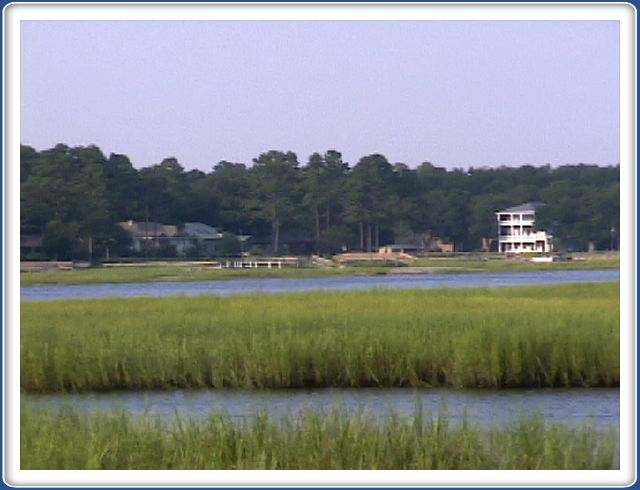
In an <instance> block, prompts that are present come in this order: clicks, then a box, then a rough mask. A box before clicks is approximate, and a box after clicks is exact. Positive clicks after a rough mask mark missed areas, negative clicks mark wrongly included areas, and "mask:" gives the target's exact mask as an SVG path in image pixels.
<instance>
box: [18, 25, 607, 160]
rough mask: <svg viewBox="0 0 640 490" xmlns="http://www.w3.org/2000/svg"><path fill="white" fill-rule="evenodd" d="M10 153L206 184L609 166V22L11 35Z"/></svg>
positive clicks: (34, 30) (33, 28) (44, 29)
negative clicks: (329, 154)
mask: <svg viewBox="0 0 640 490" xmlns="http://www.w3.org/2000/svg"><path fill="white" fill-rule="evenodd" d="M20 49H21V60H20V61H21V65H20V66H21V82H20V83H21V94H20V96H21V100H20V117H21V120H20V124H21V128H20V131H21V138H20V140H21V143H22V144H27V145H31V146H33V147H35V148H36V149H38V150H43V149H46V148H51V147H53V146H55V145H56V144H57V143H65V144H68V145H70V146H77V145H83V146H84V145H89V144H95V145H97V146H99V147H100V148H101V149H102V150H103V152H105V154H106V155H107V156H108V155H109V153H111V152H114V153H123V154H126V155H128V156H129V158H130V159H131V161H132V162H133V164H134V166H136V167H137V168H141V167H146V166H149V165H152V164H156V163H160V162H161V161H162V160H163V159H164V158H167V157H176V158H177V159H178V161H179V162H180V163H181V164H182V165H183V166H184V167H185V168H187V169H194V168H197V169H200V170H203V171H209V170H211V168H212V167H213V166H214V165H215V164H216V163H217V162H219V161H221V160H227V161H232V162H243V163H247V164H250V163H251V161H252V160H253V158H256V157H257V156H258V155H259V154H260V153H263V152H265V151H268V150H271V149H276V150H283V151H294V152H295V153H296V154H297V155H298V160H299V161H300V163H301V164H304V163H306V162H307V160H308V157H309V155H311V154H312V153H313V152H320V153H324V152H325V151H327V150H330V149H334V150H338V151H340V152H342V154H343V157H344V159H345V161H347V162H349V163H350V164H352V165H355V164H356V163H357V161H358V160H359V159H360V158H361V157H363V156H365V155H369V154H372V153H382V154H383V155H385V156H386V157H387V158H388V159H389V161H390V162H392V163H395V162H403V163H405V164H407V165H409V166H411V167H415V166H417V165H419V164H420V163H422V162H425V161H429V162H432V163H433V164H435V165H437V166H442V167H447V168H454V167H457V168H468V167H483V166H485V167H494V166H500V165H507V166H516V165H522V164H532V165H544V164H551V165H552V166H555V165H560V164H575V163H595V164H599V165H615V164H617V163H618V162H619V158H620V157H619V152H620V148H619V138H620V137H619V132H620V130H619V115H620V110H619V87H620V75H619V25H618V22H617V21H111V22H109V21H22V23H21V47H20Z"/></svg>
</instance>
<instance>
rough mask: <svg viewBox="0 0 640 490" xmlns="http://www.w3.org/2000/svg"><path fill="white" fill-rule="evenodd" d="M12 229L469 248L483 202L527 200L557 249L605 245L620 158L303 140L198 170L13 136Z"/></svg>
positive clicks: (487, 214) (491, 219) (112, 238)
mask: <svg viewBox="0 0 640 490" xmlns="http://www.w3.org/2000/svg"><path fill="white" fill-rule="evenodd" d="M20 185H21V189H20V204H21V209H20V219H21V234H23V235H41V236H42V240H43V242H42V248H43V253H44V254H45V255H46V256H47V257H49V258H58V259H64V258H70V255H72V254H73V253H74V250H75V253H82V251H83V250H84V251H86V249H87V248H88V247H92V249H93V256H94V257H101V256H104V254H105V252H106V250H107V248H110V250H111V253H112V254H118V255H127V254H128V253H129V251H128V236H127V235H126V233H124V232H123V230H122V229H121V228H120V227H119V226H118V225H117V223H118V222H121V221H126V220H129V219H132V220H134V221H155V222H160V223H164V224H177V225H180V224H181V223H185V222H191V221H197V222H202V223H206V224H209V225H212V226H216V227H219V228H222V229H223V230H225V231H228V232H230V233H234V234H245V235H251V236H252V237H254V238H255V239H257V240H260V239H263V240H265V241H266V242H268V246H269V248H270V251H271V252H272V253H275V254H278V253H281V252H284V251H290V250H283V244H284V243H286V242H291V241H292V240H293V241H295V239H302V241H304V242H305V243H307V244H309V246H310V247H311V248H312V250H311V251H313V252H315V253H319V254H333V253H336V252H339V251H340V250H344V249H347V250H362V251H371V250H376V249H377V247H378V246H379V245H382V244H388V243H415V241H416V240H417V239H418V237H424V236H430V237H439V238H441V239H442V240H443V241H445V242H449V243H454V244H455V245H456V248H457V249H458V250H466V251H471V250H477V249H479V248H480V246H481V242H482V239H483V238H495V237H496V236H497V230H496V219H495V214H494V213H495V211H497V210H500V209H504V208H506V207H509V206H513V205H516V204H520V203H522V202H527V201H542V202H544V203H545V204H546V206H544V207H543V208H541V209H540V210H539V211H538V213H537V223H536V224H537V225H538V227H539V228H542V229H545V230H546V231H548V232H550V233H551V234H553V235H554V237H555V241H556V246H557V247H559V248H560V249H568V250H585V249H587V248H588V247H589V246H593V247H595V248H597V249H609V248H615V247H616V246H617V233H618V230H619V212H620V205H619V200H620V197H619V194H620V169H619V166H615V167H600V166H596V165H585V164H580V165H564V166H560V167H556V168H552V167H550V166H549V165H545V166H539V167H535V166H531V165H524V166H520V167H500V168H470V169H468V170H464V169H453V170H447V169H444V168H440V167H437V166H435V165H434V164H432V163H430V162H424V163H422V164H421V165H419V166H418V167H417V168H415V169H414V168H410V167H409V166H407V165H406V164H404V163H391V162H390V161H389V160H388V159H387V158H386V157H385V156H384V155H381V154H371V155H367V156H364V157H362V158H361V159H360V160H359V161H358V162H357V163H355V165H350V164H349V163H347V162H345V161H344V160H343V157H342V155H341V153H340V152H338V151H335V150H329V151H327V152H325V153H314V154H312V155H311V156H310V157H309V158H308V160H307V161H306V162H305V163H304V164H303V163H301V162H300V161H299V159H298V156H297V155H296V154H295V153H293V152H291V151H276V150H271V151H267V152H265V153H262V154H261V155H259V156H257V157H256V158H254V159H253V162H252V163H251V165H247V164H246V163H239V162H229V161H221V162H219V163H217V164H215V165H213V166H212V168H211V170H210V171H209V172H203V171H201V170H185V168H184V167H183V166H182V165H181V164H180V163H179V162H178V160H177V159H176V158H173V157H171V158H166V159H164V160H162V161H161V162H160V163H157V164H154V165H150V166H148V167H144V168H140V169H139V170H138V169H136V168H135V167H134V166H133V164H132V162H131V160H130V159H129V158H128V157H127V156H126V155H122V154H115V153H111V154H110V155H109V156H108V157H107V156H106V155H105V154H104V153H103V152H102V151H101V150H100V148H98V147H96V146H93V145H90V146H78V147H69V146H67V145H64V144H58V145H57V146H55V147H54V148H51V149H47V150H43V151H37V150H35V149H34V148H32V147H30V146H27V145H21V148H20Z"/></svg>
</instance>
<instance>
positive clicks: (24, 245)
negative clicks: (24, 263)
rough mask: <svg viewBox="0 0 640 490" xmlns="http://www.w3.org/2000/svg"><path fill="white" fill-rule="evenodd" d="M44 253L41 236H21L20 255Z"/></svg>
mask: <svg viewBox="0 0 640 490" xmlns="http://www.w3.org/2000/svg"><path fill="white" fill-rule="evenodd" d="M40 252H42V236H41V235H20V255H29V254H39V253H40Z"/></svg>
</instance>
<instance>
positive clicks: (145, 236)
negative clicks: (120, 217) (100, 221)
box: [119, 220, 223, 257]
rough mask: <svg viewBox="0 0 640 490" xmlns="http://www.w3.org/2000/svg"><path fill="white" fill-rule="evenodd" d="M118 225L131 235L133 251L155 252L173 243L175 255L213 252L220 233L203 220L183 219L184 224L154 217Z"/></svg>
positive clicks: (208, 254) (215, 249)
mask: <svg viewBox="0 0 640 490" xmlns="http://www.w3.org/2000/svg"><path fill="white" fill-rule="evenodd" d="M119 224H120V227H121V228H122V229H124V230H125V231H127V232H129V234H130V235H131V249H132V250H133V251H134V252H136V253H139V254H140V253H144V252H145V251H150V252H156V251H157V250H158V249H161V248H162V247H172V248H173V249H175V253H176V255H177V256H178V257H184V256H186V255H191V256H213V255H216V254H217V253H218V252H219V250H218V249H219V248H220V247H219V244H220V243H221V241H222V239H223V234H222V232H221V231H219V230H218V229H217V228H215V227H213V226H209V225H206V224H204V223H197V222H196V223H185V224H184V227H182V228H180V229H179V228H178V227H177V226H175V225H163V224H162V223H156V222H153V221H149V222H146V221H132V220H129V221H124V222H122V223H119Z"/></svg>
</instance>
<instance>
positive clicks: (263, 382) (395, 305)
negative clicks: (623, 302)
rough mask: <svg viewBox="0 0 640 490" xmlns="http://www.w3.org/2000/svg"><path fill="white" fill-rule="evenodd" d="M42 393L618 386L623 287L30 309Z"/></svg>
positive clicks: (30, 383)
mask: <svg viewBox="0 0 640 490" xmlns="http://www.w3.org/2000/svg"><path fill="white" fill-rule="evenodd" d="M20 341H21V350H20V364H21V366H20V384H21V387H22V388H23V389H24V390H27V391H31V392H64V391H72V392H73V391H86V390H108V389H151V388H170V387H185V388H200V387H214V388H222V387H242V388H298V387H327V386H335V387H338V386H340V387H363V386H414V387H426V386H447V387H456V388H465V387H486V388H506V387H551V386H553V387H567V386H617V385H618V384H619V372H620V364H619V342H620V320H619V285H618V284H617V283H600V284H583V285H564V286H544V287H518V288H489V289H477V288H473V289H467V290H460V289H456V290H454V289H449V290H428V291H424V290H423V291H420V290H404V291H388V290H377V291H367V292H350V293H344V292H322V293H309V294H288V295H251V296H238V297H228V298H218V297H196V298H193V297H178V298H162V299H146V298H138V299H104V300H80V301H60V302H28V303H23V304H22V305H21V331H20Z"/></svg>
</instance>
